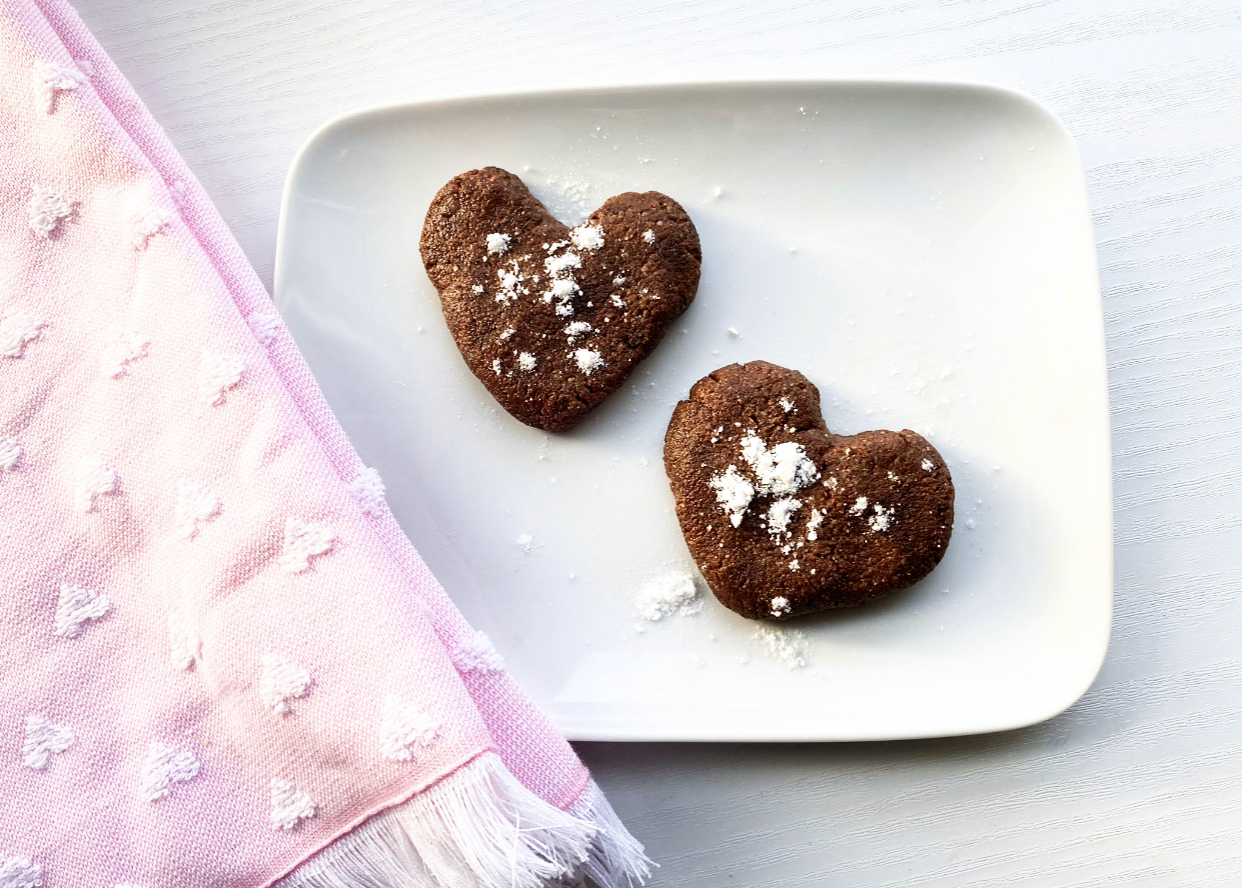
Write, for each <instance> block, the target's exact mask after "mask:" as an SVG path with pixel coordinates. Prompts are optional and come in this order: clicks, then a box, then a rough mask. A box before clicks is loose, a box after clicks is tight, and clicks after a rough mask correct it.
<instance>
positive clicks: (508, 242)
mask: <svg viewBox="0 0 1242 888" xmlns="http://www.w3.org/2000/svg"><path fill="white" fill-rule="evenodd" d="M512 244H513V238H512V237H510V236H509V235H507V234H500V233H499V232H495V233H493V234H489V235H488V236H487V252H488V253H489V254H491V255H492V256H499V255H501V254H503V253H507V252H508V251H509V247H510V246H512Z"/></svg>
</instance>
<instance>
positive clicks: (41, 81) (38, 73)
mask: <svg viewBox="0 0 1242 888" xmlns="http://www.w3.org/2000/svg"><path fill="white" fill-rule="evenodd" d="M31 76H32V78H33V79H34V85H35V96H36V97H37V98H38V101H39V105H40V107H42V108H43V110H44V111H46V112H47V113H48V114H51V113H52V112H53V111H55V110H56V94H57V93H62V92H70V91H72V90H75V89H77V88H78V87H79V86H81V85H82V84H84V83H86V75H85V74H83V73H82V72H81V71H79V70H78V69H77V68H73V67H70V66H68V65H61V64H59V63H57V62H44V61H37V62H35V63H34V65H32V66H31Z"/></svg>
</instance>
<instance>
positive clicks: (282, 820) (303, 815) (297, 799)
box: [269, 777, 316, 829]
mask: <svg viewBox="0 0 1242 888" xmlns="http://www.w3.org/2000/svg"><path fill="white" fill-rule="evenodd" d="M269 785H270V786H271V788H272V813H271V815H270V818H271V821H272V826H273V827H274V828H276V829H293V828H294V827H296V826H297V825H298V824H299V823H301V822H302V821H303V820H306V819H308V818H310V817H314V816H315V807H316V805H315V803H314V802H313V801H311V797H310V796H308V795H307V794H306V793H304V792H302V791H301V790H300V789H298V788H297V787H296V786H294V785H293V784H292V783H290V782H289V781H288V780H284V779H282V778H280V777H273V778H272V781H271V783H270V784H269Z"/></svg>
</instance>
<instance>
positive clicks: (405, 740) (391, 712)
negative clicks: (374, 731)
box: [379, 695, 440, 762]
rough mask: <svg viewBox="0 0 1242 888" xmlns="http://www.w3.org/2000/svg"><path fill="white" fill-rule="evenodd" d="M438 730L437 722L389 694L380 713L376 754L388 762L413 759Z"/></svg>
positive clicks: (418, 708) (427, 745) (418, 755)
mask: <svg viewBox="0 0 1242 888" xmlns="http://www.w3.org/2000/svg"><path fill="white" fill-rule="evenodd" d="M439 731H440V724H439V722H437V721H436V720H435V719H434V718H432V717H431V716H430V715H428V714H427V713H426V712H424V711H423V710H422V708H420V707H419V706H416V705H415V704H413V703H409V702H407V701H405V700H402V699H401V698H400V697H397V696H393V695H389V696H388V697H387V698H386V699H385V700H384V707H383V709H382V711H381V713H380V731H379V732H380V754H381V755H382V756H383V757H384V758H386V759H388V760H389V761H392V762H417V761H418V760H419V758H420V757H421V755H422V753H423V752H424V751H426V750H428V749H430V748H431V747H432V746H434V745H435V742H436V737H437V735H438V734H439Z"/></svg>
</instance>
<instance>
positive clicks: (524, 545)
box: [514, 533, 535, 555]
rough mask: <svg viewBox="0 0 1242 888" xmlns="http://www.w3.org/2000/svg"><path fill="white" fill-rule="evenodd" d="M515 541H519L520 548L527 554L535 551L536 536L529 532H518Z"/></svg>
mask: <svg viewBox="0 0 1242 888" xmlns="http://www.w3.org/2000/svg"><path fill="white" fill-rule="evenodd" d="M514 542H515V543H517V546H518V548H519V549H521V550H522V551H523V552H525V553H526V554H527V555H529V554H530V553H532V552H534V551H535V538H534V537H532V536H531V535H530V534H529V533H520V534H518V536H517V539H515V540H514Z"/></svg>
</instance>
